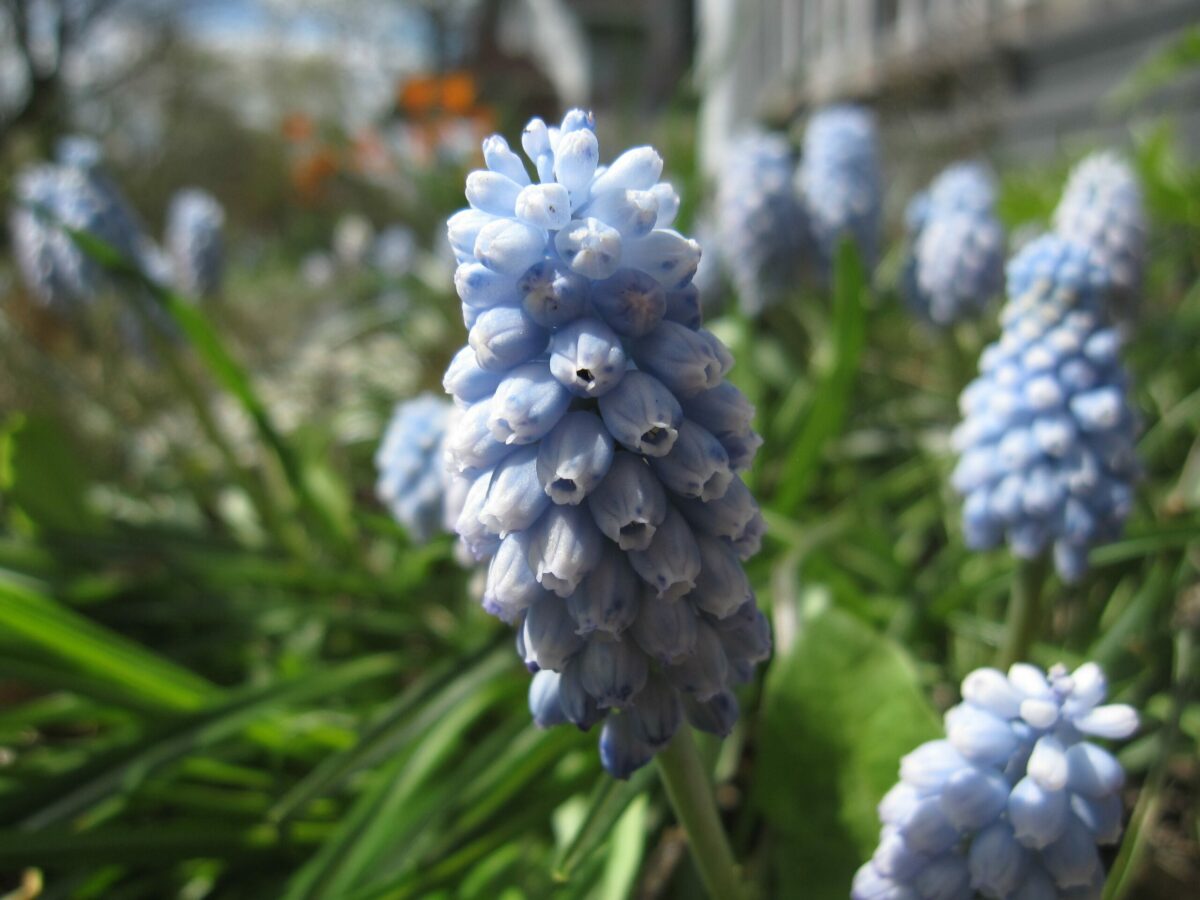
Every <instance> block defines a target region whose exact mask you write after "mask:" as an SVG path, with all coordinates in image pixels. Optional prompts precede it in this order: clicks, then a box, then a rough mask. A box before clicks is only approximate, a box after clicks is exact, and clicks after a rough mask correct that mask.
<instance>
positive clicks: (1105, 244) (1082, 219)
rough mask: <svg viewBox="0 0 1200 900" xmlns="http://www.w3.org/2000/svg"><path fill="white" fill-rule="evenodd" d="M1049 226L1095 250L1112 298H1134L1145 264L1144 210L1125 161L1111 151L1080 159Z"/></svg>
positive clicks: (1067, 237)
mask: <svg viewBox="0 0 1200 900" xmlns="http://www.w3.org/2000/svg"><path fill="white" fill-rule="evenodd" d="M1054 230H1055V232H1056V233H1057V234H1058V235H1059V236H1060V237H1063V238H1065V239H1067V240H1072V241H1077V242H1078V243H1081V244H1086V245H1087V246H1089V247H1091V248H1092V249H1093V250H1094V251H1096V253H1097V254H1099V256H1100V257H1101V258H1102V259H1103V260H1104V262H1105V264H1106V265H1107V266H1108V269H1109V272H1110V273H1111V277H1112V282H1113V289H1114V293H1115V295H1116V299H1119V300H1121V301H1124V302H1129V301H1133V300H1136V299H1137V297H1138V294H1140V292H1141V286H1142V272H1143V269H1144V268H1145V264H1146V211H1145V207H1144V205H1143V202H1142V189H1141V186H1140V185H1139V184H1138V179H1137V176H1136V175H1135V174H1134V172H1133V170H1132V169H1131V168H1130V167H1129V165H1128V164H1127V163H1126V162H1125V161H1124V160H1122V159H1121V158H1120V157H1119V156H1117V155H1116V154H1115V153H1111V152H1104V153H1093V154H1092V155H1091V156H1088V157H1085V158H1084V159H1083V161H1081V162H1080V163H1079V164H1078V165H1077V166H1076V167H1075V168H1074V169H1073V170H1072V171H1071V175H1070V177H1069V178H1068V180H1067V186H1066V188H1065V189H1064V190H1063V195H1062V199H1061V200H1060V201H1059V203H1058V208H1057V209H1055V211H1054Z"/></svg>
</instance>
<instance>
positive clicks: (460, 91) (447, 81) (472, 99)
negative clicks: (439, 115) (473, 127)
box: [442, 72, 478, 116]
mask: <svg viewBox="0 0 1200 900" xmlns="http://www.w3.org/2000/svg"><path fill="white" fill-rule="evenodd" d="M477 99H478V91H477V90H476V89H475V77H474V76H473V75H472V74H471V73H470V72H450V73H448V74H447V75H445V76H443V77H442V107H443V109H445V110H446V112H449V113H453V114H454V115H458V116H466V115H470V114H471V112H473V111H474V109H475V103H476V100H477Z"/></svg>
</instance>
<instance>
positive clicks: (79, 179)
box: [9, 163, 142, 314]
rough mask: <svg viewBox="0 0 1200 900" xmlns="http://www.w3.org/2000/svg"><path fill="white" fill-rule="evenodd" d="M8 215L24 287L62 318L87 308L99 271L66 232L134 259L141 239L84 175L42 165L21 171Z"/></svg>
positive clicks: (77, 169)
mask: <svg viewBox="0 0 1200 900" xmlns="http://www.w3.org/2000/svg"><path fill="white" fill-rule="evenodd" d="M14 194H15V196H16V204H15V205H14V206H13V208H12V210H11V212H10V215H9V229H10V234H11V237H12V242H13V256H14V258H15V260H16V263H17V269H18V271H19V272H20V274H21V278H22V280H23V281H24V283H25V285H26V287H27V288H28V289H29V291H30V293H31V294H32V295H33V296H34V298H35V299H36V300H37V301H38V302H40V303H41V304H42V305H44V306H45V307H47V308H49V309H51V310H54V311H56V312H59V313H62V314H67V313H70V312H73V311H77V310H78V309H80V308H81V307H83V306H86V305H87V304H89V303H90V302H91V301H92V300H93V299H94V298H95V296H96V294H97V293H98V292H99V291H100V289H101V288H102V286H103V284H104V273H103V270H102V269H101V268H100V266H98V265H97V264H96V263H95V262H93V261H92V260H91V258H89V257H88V256H87V254H85V253H84V252H83V251H82V250H81V249H80V248H79V246H78V245H77V244H76V243H75V241H74V240H73V239H72V238H71V236H70V235H69V234H68V233H67V232H66V231H65V230H64V227H65V228H70V229H74V230H77V231H82V232H86V233H87V234H90V235H92V236H93V237H96V238H98V239H100V240H102V241H104V242H105V243H107V244H109V245H110V246H112V247H113V248H115V249H116V250H117V251H118V252H119V253H121V254H122V255H123V256H125V257H126V258H129V259H136V258H137V257H138V255H139V247H140V244H141V241H142V235H141V232H140V230H139V229H138V227H137V223H136V222H135V221H133V220H132V219H131V218H130V217H129V216H128V215H127V212H126V210H125V208H124V206H123V203H115V202H114V201H113V197H112V195H111V193H110V192H108V191H105V190H101V189H100V188H99V187H98V185H97V182H96V181H95V180H94V179H93V178H92V177H91V176H90V175H89V173H88V171H87V170H85V169H83V168H80V167H78V166H73V165H53V164H48V163H42V164H38V165H34V166H31V167H29V168H27V169H25V170H23V171H22V172H20V173H19V174H18V175H17V177H16V179H15V183H14Z"/></svg>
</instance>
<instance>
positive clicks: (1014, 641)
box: [997, 556, 1047, 671]
mask: <svg viewBox="0 0 1200 900" xmlns="http://www.w3.org/2000/svg"><path fill="white" fill-rule="evenodd" d="M1046 570H1047V564H1046V557H1044V556H1039V557H1038V558H1037V559H1023V560H1021V561H1020V562H1018V563H1017V570H1016V572H1014V573H1013V585H1012V597H1011V599H1010V600H1009V603H1008V620H1007V622H1006V625H1005V631H1004V643H1003V644H1002V645H1001V646H1000V656H999V659H998V660H997V663H998V665H999V667H1000V669H1001V670H1002V671H1004V670H1007V669H1008V667H1009V666H1011V665H1012V664H1013V663H1015V662H1022V661H1025V660H1027V659H1028V658H1029V648H1030V647H1032V646H1033V639H1034V638H1035V637H1036V636H1037V633H1038V627H1039V626H1040V625H1041V620H1042V588H1043V586H1044V585H1045V583H1046Z"/></svg>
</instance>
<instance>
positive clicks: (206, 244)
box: [164, 188, 225, 297]
mask: <svg viewBox="0 0 1200 900" xmlns="http://www.w3.org/2000/svg"><path fill="white" fill-rule="evenodd" d="M224 228H225V211H224V210H223V209H222V208H221V204H219V203H218V202H217V201H216V199H215V198H214V197H213V196H212V195H211V194H209V193H207V192H206V191H201V190H198V189H196V188H189V189H187V190H183V191H179V192H178V193H177V194H176V195H175V196H174V197H172V198H171V205H170V207H169V208H168V210H167V231H166V237H165V241H164V243H165V246H166V251H167V254H168V256H169V257H170V259H171V268H172V273H173V275H174V283H175V287H176V288H177V289H178V290H180V291H182V292H183V293H185V294H188V295H189V296H192V297H207V296H210V295H211V294H215V293H216V292H217V290H218V289H219V288H220V286H221V277H222V276H223V274H224V270H225V245H224V237H223V231H224Z"/></svg>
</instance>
